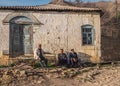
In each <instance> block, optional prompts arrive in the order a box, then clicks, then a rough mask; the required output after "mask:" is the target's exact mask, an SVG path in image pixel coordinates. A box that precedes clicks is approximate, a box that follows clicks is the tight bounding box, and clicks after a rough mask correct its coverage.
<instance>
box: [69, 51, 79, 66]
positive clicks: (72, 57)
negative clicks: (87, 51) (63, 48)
mask: <svg viewBox="0 0 120 86" xmlns="http://www.w3.org/2000/svg"><path fill="white" fill-rule="evenodd" d="M69 57H70V60H71V64H72V67H76V66H77V65H78V56H77V53H76V52H75V51H74V49H71V52H70V54H69Z"/></svg>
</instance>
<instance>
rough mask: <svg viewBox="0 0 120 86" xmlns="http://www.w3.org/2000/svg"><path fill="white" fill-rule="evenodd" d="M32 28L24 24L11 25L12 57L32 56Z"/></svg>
mask: <svg viewBox="0 0 120 86" xmlns="http://www.w3.org/2000/svg"><path fill="white" fill-rule="evenodd" d="M32 43H33V36H32V26H31V25H23V24H11V28H10V55H11V56H12V57H18V56H21V55H25V54H32V52H33V51H32Z"/></svg>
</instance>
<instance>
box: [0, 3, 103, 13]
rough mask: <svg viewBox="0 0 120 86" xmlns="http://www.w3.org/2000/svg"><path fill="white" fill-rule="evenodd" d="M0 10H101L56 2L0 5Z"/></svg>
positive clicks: (99, 10)
mask: <svg viewBox="0 0 120 86" xmlns="http://www.w3.org/2000/svg"><path fill="white" fill-rule="evenodd" d="M0 10H25V11H73V12H74V11H76V12H78V11H82V12H83V11H84V12H93V11H95V12H101V11H102V10H101V9H100V8H88V7H75V6H64V5H56V4H47V5H40V6H39V5H38V6H0Z"/></svg>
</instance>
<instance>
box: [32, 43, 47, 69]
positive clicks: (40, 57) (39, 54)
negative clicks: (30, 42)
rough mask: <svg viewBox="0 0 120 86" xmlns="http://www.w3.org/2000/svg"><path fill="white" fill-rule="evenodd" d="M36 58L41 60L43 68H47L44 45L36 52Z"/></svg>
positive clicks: (39, 46)
mask: <svg viewBox="0 0 120 86" xmlns="http://www.w3.org/2000/svg"><path fill="white" fill-rule="evenodd" d="M34 58H35V59H39V60H40V65H41V66H42V67H43V66H47V62H48V61H47V59H46V58H45V56H44V51H43V49H42V45H41V44H39V45H38V48H36V49H35V51H34ZM42 62H44V63H45V65H43V64H42Z"/></svg>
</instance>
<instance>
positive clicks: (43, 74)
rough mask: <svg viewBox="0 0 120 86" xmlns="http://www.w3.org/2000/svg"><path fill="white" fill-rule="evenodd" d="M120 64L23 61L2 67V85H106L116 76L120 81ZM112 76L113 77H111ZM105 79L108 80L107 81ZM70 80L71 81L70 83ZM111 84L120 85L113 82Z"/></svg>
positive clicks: (0, 82)
mask: <svg viewBox="0 0 120 86" xmlns="http://www.w3.org/2000/svg"><path fill="white" fill-rule="evenodd" d="M119 75H120V66H117V67H112V66H110V67H104V68H97V67H87V68H83V69H81V68H65V67H62V68H33V67H32V66H30V65H26V64H24V63H21V64H19V65H17V66H14V67H8V68H0V86H68V85H69V86H74V85H75V86H79V85H81V86H90V85H92V86H96V85H98V86H105V84H106V85H107V84H110V83H112V81H109V80H111V79H113V78H112V77H114V78H116V80H117V82H118V81H120V76H119ZM110 78H111V79H110ZM105 79H106V80H108V81H107V82H108V83H106V82H105ZM68 82H69V83H68ZM109 86H120V84H119V83H116V82H113V83H112V85H109Z"/></svg>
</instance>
